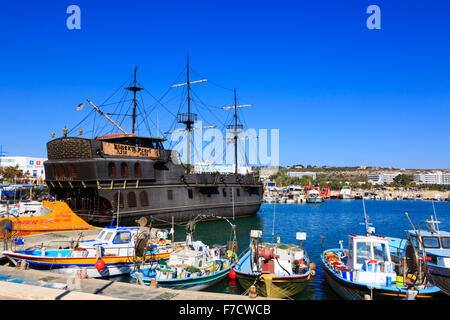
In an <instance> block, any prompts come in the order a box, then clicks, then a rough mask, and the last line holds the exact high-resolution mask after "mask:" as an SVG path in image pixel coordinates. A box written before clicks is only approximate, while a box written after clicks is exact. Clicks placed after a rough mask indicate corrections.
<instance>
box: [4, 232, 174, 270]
mask: <svg viewBox="0 0 450 320" xmlns="http://www.w3.org/2000/svg"><path fill="white" fill-rule="evenodd" d="M152 230H155V229H152ZM150 233H151V232H150ZM153 233H155V232H153ZM157 237H158V239H156V240H155V242H152V241H150V235H149V234H148V233H147V232H145V231H143V230H141V228H138V227H119V226H117V227H104V228H103V229H102V230H101V231H100V233H99V234H98V235H97V237H96V238H95V239H94V240H84V241H77V242H76V244H75V245H74V246H73V247H69V246H68V248H66V249H63V248H61V249H59V248H58V249H50V248H45V247H42V248H37V249H33V250H14V251H3V254H4V255H5V256H6V257H8V258H9V259H10V261H11V262H12V263H14V264H17V263H18V262H20V263H22V262H26V263H27V264H28V265H29V267H30V268H33V269H39V270H48V271H50V272H55V273H61V274H68V275H75V274H77V273H79V272H81V273H82V274H84V275H85V276H87V277H92V278H102V277H111V276H119V275H124V274H128V273H130V272H131V271H132V270H133V267H134V266H135V265H136V264H141V263H142V261H145V262H148V261H157V260H160V259H168V258H169V254H170V251H171V246H168V241H167V240H166V237H167V232H165V231H164V232H159V233H157ZM58 243H60V242H58ZM49 245H51V244H49Z"/></svg>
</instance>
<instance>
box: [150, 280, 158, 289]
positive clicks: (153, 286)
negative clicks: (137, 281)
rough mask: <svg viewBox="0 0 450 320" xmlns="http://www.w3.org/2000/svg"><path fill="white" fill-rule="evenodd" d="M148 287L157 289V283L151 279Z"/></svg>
mask: <svg viewBox="0 0 450 320" xmlns="http://www.w3.org/2000/svg"><path fill="white" fill-rule="evenodd" d="M150 287H152V288H158V282H156V279H155V278H152V280H151V281H150Z"/></svg>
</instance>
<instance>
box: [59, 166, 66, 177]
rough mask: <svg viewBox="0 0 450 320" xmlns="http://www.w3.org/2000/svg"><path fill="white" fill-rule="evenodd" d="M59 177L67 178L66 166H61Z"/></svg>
mask: <svg viewBox="0 0 450 320" xmlns="http://www.w3.org/2000/svg"><path fill="white" fill-rule="evenodd" d="M59 176H60V177H65V176H66V172H65V171H64V166H63V165H62V164H60V165H59Z"/></svg>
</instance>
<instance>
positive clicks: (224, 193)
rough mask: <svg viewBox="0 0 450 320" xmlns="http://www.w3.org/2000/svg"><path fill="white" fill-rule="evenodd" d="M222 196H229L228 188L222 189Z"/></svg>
mask: <svg viewBox="0 0 450 320" xmlns="http://www.w3.org/2000/svg"><path fill="white" fill-rule="evenodd" d="M222 194H223V196H224V197H226V196H227V188H223V189H222Z"/></svg>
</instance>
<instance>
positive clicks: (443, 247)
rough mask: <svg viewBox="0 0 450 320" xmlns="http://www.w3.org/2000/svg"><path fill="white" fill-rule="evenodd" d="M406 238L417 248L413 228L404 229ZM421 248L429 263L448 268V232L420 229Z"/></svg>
mask: <svg viewBox="0 0 450 320" xmlns="http://www.w3.org/2000/svg"><path fill="white" fill-rule="evenodd" d="M406 233H407V235H408V238H409V239H410V241H411V240H412V243H413V244H414V247H416V248H418V243H417V233H416V231H414V230H408V231H406ZM420 239H421V248H422V249H425V252H426V254H427V256H428V258H429V261H430V262H431V263H434V264H437V265H441V266H444V267H447V268H450V232H446V231H420Z"/></svg>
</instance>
